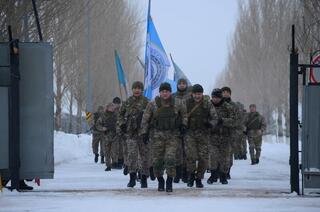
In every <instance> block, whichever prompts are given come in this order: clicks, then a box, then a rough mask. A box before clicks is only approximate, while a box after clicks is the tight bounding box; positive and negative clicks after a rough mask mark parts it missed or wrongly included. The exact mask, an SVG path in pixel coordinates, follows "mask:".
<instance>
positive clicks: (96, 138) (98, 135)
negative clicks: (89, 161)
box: [92, 106, 104, 163]
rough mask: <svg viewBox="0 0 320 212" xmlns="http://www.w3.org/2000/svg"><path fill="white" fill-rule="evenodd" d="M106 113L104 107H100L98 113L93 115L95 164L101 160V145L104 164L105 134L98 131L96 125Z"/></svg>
mask: <svg viewBox="0 0 320 212" xmlns="http://www.w3.org/2000/svg"><path fill="white" fill-rule="evenodd" d="M103 113H104V109H103V106H99V107H98V111H97V112H95V113H94V114H93V127H92V151H93V154H94V162H95V163H97V162H98V159H99V154H98V150H99V145H100V156H101V163H104V153H103V152H104V151H103V148H104V147H103V143H102V142H103V141H102V140H103V134H102V133H101V132H100V131H99V130H97V128H96V124H97V121H98V119H99V117H100V116H101V115H102V114H103Z"/></svg>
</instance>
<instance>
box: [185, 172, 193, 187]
mask: <svg viewBox="0 0 320 212" xmlns="http://www.w3.org/2000/svg"><path fill="white" fill-rule="evenodd" d="M194 180H195V176H194V173H192V174H190V175H189V178H188V183H187V186H188V187H193V185H194Z"/></svg>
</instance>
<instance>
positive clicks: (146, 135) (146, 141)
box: [142, 133, 149, 145]
mask: <svg viewBox="0 0 320 212" xmlns="http://www.w3.org/2000/svg"><path fill="white" fill-rule="evenodd" d="M142 141H143V143H144V144H145V145H147V144H148V143H149V135H148V134H147V133H145V134H142Z"/></svg>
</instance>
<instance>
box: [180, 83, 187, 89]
mask: <svg viewBox="0 0 320 212" xmlns="http://www.w3.org/2000/svg"><path fill="white" fill-rule="evenodd" d="M178 88H179V90H181V91H184V90H185V89H186V88H187V84H186V83H185V82H180V83H179V84H178Z"/></svg>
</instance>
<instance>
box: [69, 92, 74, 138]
mask: <svg viewBox="0 0 320 212" xmlns="http://www.w3.org/2000/svg"><path fill="white" fill-rule="evenodd" d="M72 107H73V93H72V92H71V93H70V103H69V127H68V132H69V133H72V121H73V118H72V117H73V115H72V114H73V111H72Z"/></svg>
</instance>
